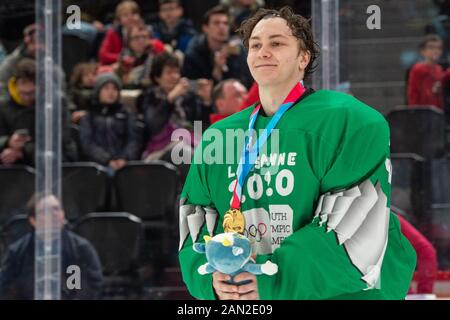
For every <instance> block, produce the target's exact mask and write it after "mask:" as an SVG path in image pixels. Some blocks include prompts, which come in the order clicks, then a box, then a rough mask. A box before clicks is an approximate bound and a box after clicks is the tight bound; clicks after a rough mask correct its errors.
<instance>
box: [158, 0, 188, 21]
mask: <svg viewBox="0 0 450 320" xmlns="http://www.w3.org/2000/svg"><path fill="white" fill-rule="evenodd" d="M182 16H183V8H182V7H181V6H180V5H178V3H175V2H172V3H166V4H163V5H161V6H160V7H159V17H160V19H161V20H162V21H164V23H165V24H167V25H173V24H175V23H177V21H178V20H179V19H180V18H181V17H182Z"/></svg>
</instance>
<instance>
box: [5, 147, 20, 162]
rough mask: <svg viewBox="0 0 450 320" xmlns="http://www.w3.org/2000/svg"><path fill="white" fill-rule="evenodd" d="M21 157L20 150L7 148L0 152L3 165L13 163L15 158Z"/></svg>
mask: <svg viewBox="0 0 450 320" xmlns="http://www.w3.org/2000/svg"><path fill="white" fill-rule="evenodd" d="M22 158H23V153H22V151H20V150H17V149H12V148H7V149H5V150H3V152H2V153H0V162H1V163H3V164H5V165H10V164H13V163H15V162H16V161H17V160H19V159H22Z"/></svg>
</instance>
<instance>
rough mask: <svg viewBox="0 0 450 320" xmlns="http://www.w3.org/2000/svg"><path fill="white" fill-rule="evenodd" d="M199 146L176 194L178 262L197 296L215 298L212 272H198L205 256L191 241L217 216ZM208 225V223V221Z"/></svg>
mask: <svg viewBox="0 0 450 320" xmlns="http://www.w3.org/2000/svg"><path fill="white" fill-rule="evenodd" d="M201 152H202V148H201V147H197V149H196V151H195V155H194V160H193V163H192V164H191V167H190V169H189V173H188V175H187V178H186V181H185V184H184V187H183V190H182V192H181V196H180V214H179V219H180V220H179V227H180V245H179V254H178V257H179V262H180V266H181V273H182V276H183V281H184V282H185V284H186V286H187V288H188V290H189V292H190V294H191V295H192V296H194V297H195V298H197V299H215V295H214V290H213V286H212V275H211V274H207V275H200V274H199V273H198V271H197V269H198V268H199V267H200V266H201V265H202V264H205V263H206V262H207V261H206V256H205V255H204V254H199V253H197V252H195V251H194V250H193V248H192V245H193V243H194V242H196V241H198V240H199V239H200V241H202V240H201V239H203V236H204V235H207V234H209V233H208V223H207V220H208V221H213V222H212V223H215V220H216V219H217V218H218V215H217V212H216V211H215V210H214V206H213V203H212V200H211V196H210V192H209V190H208V187H207V183H206V165H204V164H202V163H200V162H201ZM209 224H210V225H211V222H210V223H209Z"/></svg>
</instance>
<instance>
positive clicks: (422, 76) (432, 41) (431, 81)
mask: <svg viewBox="0 0 450 320" xmlns="http://www.w3.org/2000/svg"><path fill="white" fill-rule="evenodd" d="M420 54H421V55H422V57H423V58H424V61H423V62H418V63H416V64H415V65H413V67H412V68H411V71H410V73H409V77H408V105H410V106H413V105H432V106H435V107H438V108H440V109H442V108H443V96H442V82H441V81H442V78H443V77H444V70H443V69H442V67H441V66H440V65H439V64H438V61H439V59H440V57H441V55H442V40H441V38H440V37H439V36H437V35H427V36H425V38H424V39H423V41H422V43H421V44H420Z"/></svg>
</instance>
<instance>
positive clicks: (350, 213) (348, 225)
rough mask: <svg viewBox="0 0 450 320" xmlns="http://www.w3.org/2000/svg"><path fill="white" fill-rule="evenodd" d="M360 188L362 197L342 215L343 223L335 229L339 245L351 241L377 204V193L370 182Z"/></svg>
mask: <svg viewBox="0 0 450 320" xmlns="http://www.w3.org/2000/svg"><path fill="white" fill-rule="evenodd" d="M358 187H359V189H360V191H361V192H360V196H359V197H355V198H353V199H354V201H353V202H352V203H351V205H350V207H349V208H348V210H347V212H345V213H344V214H341V216H342V218H341V221H339V224H338V225H337V226H336V227H334V230H335V231H336V233H337V234H338V236H339V237H338V238H339V244H342V243H344V242H345V240H347V239H349V238H350V237H351V236H352V235H353V234H354V233H355V232H356V230H358V228H359V227H360V226H361V224H362V223H363V221H364V220H365V219H366V217H367V215H368V214H369V212H370V210H371V209H372V208H373V206H374V205H375V203H376V202H377V199H378V196H377V191H376V190H375V188H374V186H373V184H372V182H370V180H366V181H364V182H363V183H361V184H360V185H359V186H358ZM327 226H329V225H327Z"/></svg>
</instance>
